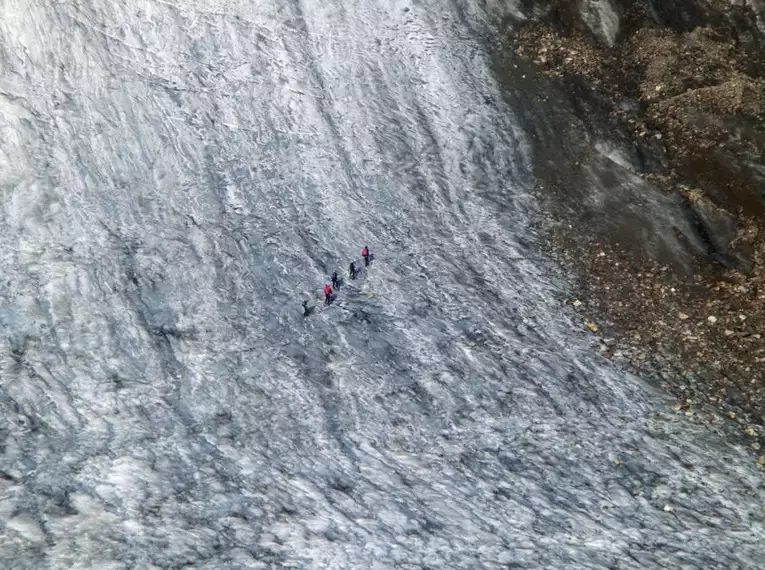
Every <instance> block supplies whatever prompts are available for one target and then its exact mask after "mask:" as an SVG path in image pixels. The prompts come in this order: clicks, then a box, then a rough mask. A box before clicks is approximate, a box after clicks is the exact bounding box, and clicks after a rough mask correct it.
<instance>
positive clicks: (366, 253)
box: [361, 246, 371, 267]
mask: <svg viewBox="0 0 765 570" xmlns="http://www.w3.org/2000/svg"><path fill="white" fill-rule="evenodd" d="M370 256H371V254H370V253H369V248H368V247H367V246H364V249H362V250H361V257H363V258H364V266H365V267H366V266H368V265H369V259H370Z"/></svg>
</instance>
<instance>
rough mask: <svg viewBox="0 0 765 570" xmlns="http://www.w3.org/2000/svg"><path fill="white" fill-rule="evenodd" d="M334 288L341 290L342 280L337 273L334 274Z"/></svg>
mask: <svg viewBox="0 0 765 570" xmlns="http://www.w3.org/2000/svg"><path fill="white" fill-rule="evenodd" d="M332 288H333V289H339V288H340V278H339V277H338V276H337V271H333V272H332Z"/></svg>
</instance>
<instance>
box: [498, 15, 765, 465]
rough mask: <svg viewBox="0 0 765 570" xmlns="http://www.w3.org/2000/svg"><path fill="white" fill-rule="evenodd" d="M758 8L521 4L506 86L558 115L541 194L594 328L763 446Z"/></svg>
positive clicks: (763, 203) (512, 19) (614, 352)
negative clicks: (526, 92)
mask: <svg viewBox="0 0 765 570" xmlns="http://www.w3.org/2000/svg"><path fill="white" fill-rule="evenodd" d="M763 16H765V3H763V2H759V1H748V2H729V1H711V0H710V1H705V0H692V1H684V2H680V1H667V0H662V1H651V0H641V1H638V2H627V1H626V0H590V1H588V0H579V1H577V2H557V1H543V2H521V3H518V4H516V5H514V10H510V11H508V14H507V17H506V19H505V23H506V25H507V30H508V32H507V38H508V41H509V43H510V45H511V46H512V50H511V53H509V54H507V55H506V56H504V57H503V58H501V61H499V62H498V68H499V69H500V71H501V74H502V77H503V79H504V81H505V82H506V83H507V84H508V86H510V85H511V84H516V83H518V82H525V83H526V84H531V85H532V86H531V89H532V92H534V93H535V96H534V97H532V98H530V99H527V100H525V101H523V102H519V101H517V100H513V103H514V104H521V105H523V106H525V107H526V109H527V110H528V114H529V116H533V114H535V113H539V114H547V115H548V116H549V117H551V119H550V122H549V128H548V129H544V128H537V129H536V133H535V138H536V142H537V143H538V146H537V153H536V157H535V159H536V173H537V177H538V179H539V181H540V183H539V188H538V190H539V192H540V195H541V196H542V197H543V198H544V199H545V200H546V202H547V204H548V207H549V209H550V212H551V213H552V214H551V217H552V220H551V222H552V223H551V227H552V228H553V230H552V239H551V248H552V250H553V251H554V252H555V253H556V254H557V256H558V258H559V259H560V260H562V261H563V262H564V263H565V264H566V265H567V266H568V267H570V268H572V269H574V270H575V271H576V273H577V275H578V276H579V279H578V282H577V286H576V289H577V290H576V291H574V292H573V295H572V299H571V300H570V302H571V303H572V304H573V305H574V308H575V309H576V310H578V311H580V312H581V313H582V323H583V328H584V329H585V330H588V331H589V332H590V333H591V334H595V335H596V336H598V337H599V339H600V340H598V341H597V342H599V343H600V345H601V346H600V350H601V351H602V352H603V354H604V356H605V357H607V358H617V359H624V360H625V361H627V362H629V363H631V364H632V365H634V366H638V367H640V368H641V369H643V370H644V371H650V372H653V373H655V374H657V375H658V376H659V377H660V378H661V379H662V382H663V383H664V386H665V388H667V389H669V390H671V391H673V392H674V393H675V394H676V395H677V396H678V403H677V405H676V406H675V411H676V412H677V413H686V415H691V414H695V415H697V416H699V417H700V418H702V421H713V422H716V421H719V419H720V418H721V417H724V418H727V419H733V420H734V421H735V422H737V424H736V425H737V427H738V428H741V430H743V432H744V434H745V435H744V437H746V438H750V439H751V440H752V441H751V444H752V446H753V447H754V449H755V450H759V449H760V447H761V445H762V443H760V442H759V441H758V437H759V435H760V434H761V433H762V431H761V429H760V428H759V427H758V426H759V425H760V424H762V423H763V420H765V367H763V365H762V363H763V361H765V335H763V332H765V329H764V328H763V325H764V324H765V311H764V310H763V304H764V303H765V287H763V283H764V282H765V277H764V275H765V273H764V272H763V265H762V264H763V262H765V233H764V232H763V222H765V160H764V159H763V156H765V153H763V150H764V149H765V123H764V122H763V117H764V115H763V113H764V112H765V71H764V70H765V66H764V65H763V56H764V55H765V49H763V46H765V34H763V29H765V27H764V26H763V23H764V22H765V20H764V19H763ZM508 91H510V89H508ZM508 98H511V99H512V98H513V95H511V94H508ZM561 119H565V120H561ZM529 124H530V123H529ZM561 124H568V125H569V127H568V128H564V129H560V125H561ZM555 125H557V128H555ZM739 424H740V425H739ZM758 460H759V461H760V463H761V464H765V457H763V456H758Z"/></svg>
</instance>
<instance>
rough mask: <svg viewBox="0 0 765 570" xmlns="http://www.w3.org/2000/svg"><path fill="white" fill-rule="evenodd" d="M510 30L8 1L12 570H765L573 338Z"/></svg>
mask: <svg viewBox="0 0 765 570" xmlns="http://www.w3.org/2000/svg"><path fill="white" fill-rule="evenodd" d="M591 4H593V5H595V4H597V3H591ZM508 6H510V4H507V5H506V6H505V9H512V7H509V8H508ZM490 16H491V14H488V13H486V11H485V4H483V3H482V2H478V1H475V2H467V1H466V2H456V1H455V2H449V1H443V0H440V1H436V0H420V1H418V2H413V3H409V2H403V1H400V0H335V1H328V0H300V1H298V0H278V1H277V0H262V1H254V0H187V1H181V0H121V1H117V0H113V1H106V0H68V1H57V0H0V191H1V192H2V200H1V202H0V204H1V205H2V209H3V211H2V217H1V219H0V262H1V263H0V268H2V282H1V283H0V326H1V327H2V344H1V345H0V421H2V424H1V427H0V568H3V569H14V570H22V569H23V570H27V569H29V570H41V569H69V570H85V569H93V570H96V569H98V570H122V569H134V568H135V569H159V568H162V569H165V568H177V569H180V568H184V569H192V568H193V569H200V570H202V569H219V568H221V569H270V568H299V569H309V568H328V569H365V570H383V569H393V568H396V569H406V570H408V569H411V570H414V569H436V568H438V569H446V568H449V569H478V568H480V569H500V568H502V569H507V568H521V569H601V568H602V569H606V568H608V569H645V568H664V569H666V568H672V569H674V568H683V569H691V568H693V569H700V570H713V569H725V570H735V569H745V568H746V569H750V568H752V569H754V568H762V567H763V566H762V565H763V560H764V559H763V553H764V552H765V543H764V542H763V540H764V539H765V531H764V529H763V525H762V507H763V506H764V505H765V492H764V491H763V487H762V478H761V474H760V473H759V472H758V471H757V469H755V465H754V462H753V458H752V457H751V456H750V455H749V454H748V453H747V451H746V450H745V449H743V447H741V446H736V445H733V444H731V443H728V442H726V441H725V440H724V439H722V438H721V437H719V436H718V435H716V434H715V433H714V432H712V431H710V430H709V429H706V428H703V427H699V425H697V424H694V423H691V422H688V421H686V420H685V419H684V418H678V419H668V418H667V417H661V416H657V414H656V413H657V412H659V411H662V410H666V409H667V404H668V402H667V401H666V399H665V398H664V397H663V396H661V395H660V394H659V393H657V392H655V391H653V390H651V388H649V387H648V386H647V385H646V384H645V383H644V382H642V381H641V380H640V379H637V378H635V377H633V376H630V375H627V374H626V373H624V372H621V371H619V370H618V369H616V368H614V367H612V366H610V365H608V364H607V363H605V362H604V361H602V360H600V359H598V358H597V357H596V356H594V355H593V354H592V353H591V352H590V351H589V348H588V346H587V343H586V341H585V340H584V339H582V338H581V337H580V336H577V334H575V333H574V332H572V329H573V325H572V322H571V318H572V317H570V316H567V315H566V314H564V313H563V312H562V311H561V309H560V303H559V296H560V294H561V292H562V291H563V287H564V283H563V282H562V281H560V279H559V278H557V277H555V275H556V272H555V270H554V268H553V267H552V266H551V265H550V264H548V263H546V262H544V261H541V260H540V254H539V253H538V252H537V250H536V245H535V244H537V243H538V239H539V236H538V235H537V230H536V228H537V222H538V221H539V220H540V219H541V215H542V213H541V212H539V210H538V207H537V206H536V204H535V201H534V199H533V196H532V194H531V188H532V186H533V184H534V180H533V178H532V175H531V159H532V153H533V148H532V147H531V146H530V143H529V140H528V139H527V135H526V134H525V133H524V132H522V130H521V129H520V128H519V127H518V125H517V123H516V122H515V121H514V118H513V117H514V115H513V109H511V108H508V107H507V105H506V104H505V103H504V102H503V99H502V97H501V93H500V89H499V86H498V85H497V83H496V82H495V80H494V78H493V74H492V70H491V66H490V60H489V54H488V49H487V46H486V38H487V37H488V35H489V33H490V31H491V30H490V23H489V22H490ZM364 245H369V246H370V248H371V249H372V250H373V251H374V252H375V253H376V255H377V258H376V260H375V261H374V263H373V264H372V266H371V267H370V268H369V269H368V271H366V272H365V273H364V274H363V275H362V276H361V278H360V279H359V280H358V281H355V282H348V283H347V284H346V286H344V287H343V288H342V289H341V290H340V292H339V293H338V299H337V304H336V306H333V307H330V308H329V309H327V310H322V311H320V312H317V313H316V314H314V315H313V316H311V317H310V318H308V319H304V318H303V317H302V314H301V307H300V303H301V301H302V300H303V299H306V298H313V299H318V298H319V297H320V295H321V287H322V285H323V284H324V283H325V282H326V280H327V279H328V275H329V273H331V271H332V270H333V269H336V268H337V269H341V270H342V271H343V272H344V271H345V269H346V268H347V265H348V262H349V261H350V260H351V259H352V258H354V257H355V258H358V257H359V252H360V249H361V247H363V246H364ZM616 460H619V461H621V462H622V463H621V465H616V464H615V463H617V461H616Z"/></svg>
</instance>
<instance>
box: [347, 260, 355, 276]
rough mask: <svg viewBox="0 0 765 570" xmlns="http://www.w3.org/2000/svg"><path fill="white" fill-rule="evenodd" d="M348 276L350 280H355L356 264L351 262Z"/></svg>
mask: <svg viewBox="0 0 765 570" xmlns="http://www.w3.org/2000/svg"><path fill="white" fill-rule="evenodd" d="M348 275H350V277H351V279H356V262H355V261H351V264H350V265H349V266H348Z"/></svg>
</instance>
